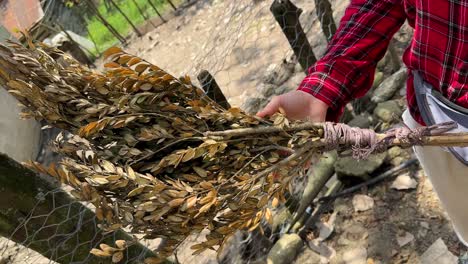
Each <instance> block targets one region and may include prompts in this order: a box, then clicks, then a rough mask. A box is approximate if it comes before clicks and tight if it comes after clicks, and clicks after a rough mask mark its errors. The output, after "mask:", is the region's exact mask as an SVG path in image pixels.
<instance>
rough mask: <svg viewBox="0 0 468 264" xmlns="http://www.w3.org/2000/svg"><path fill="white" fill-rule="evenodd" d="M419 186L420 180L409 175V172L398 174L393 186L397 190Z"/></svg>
mask: <svg viewBox="0 0 468 264" xmlns="http://www.w3.org/2000/svg"><path fill="white" fill-rule="evenodd" d="M416 186H418V182H417V181H415V180H414V179H413V178H411V177H410V176H409V174H408V173H405V174H403V175H400V176H398V177H397V178H396V179H395V181H393V183H392V186H391V188H392V189H395V190H399V191H401V190H410V189H414V188H416Z"/></svg>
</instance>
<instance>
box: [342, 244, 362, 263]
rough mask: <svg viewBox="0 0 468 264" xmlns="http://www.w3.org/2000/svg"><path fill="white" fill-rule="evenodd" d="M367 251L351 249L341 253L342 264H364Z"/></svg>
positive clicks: (357, 248) (359, 248)
mask: <svg viewBox="0 0 468 264" xmlns="http://www.w3.org/2000/svg"><path fill="white" fill-rule="evenodd" d="M366 262H367V249H366V248H364V247H356V248H351V249H349V250H347V251H346V252H344V253H343V263H345V264H366Z"/></svg>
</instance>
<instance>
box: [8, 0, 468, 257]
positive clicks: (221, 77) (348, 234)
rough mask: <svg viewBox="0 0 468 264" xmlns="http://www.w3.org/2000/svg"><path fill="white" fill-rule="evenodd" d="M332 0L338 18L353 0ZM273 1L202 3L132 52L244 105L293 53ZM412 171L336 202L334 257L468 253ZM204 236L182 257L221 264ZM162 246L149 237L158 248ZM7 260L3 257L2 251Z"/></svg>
mask: <svg viewBox="0 0 468 264" xmlns="http://www.w3.org/2000/svg"><path fill="white" fill-rule="evenodd" d="M294 2H295V3H296V4H297V5H298V6H300V7H301V8H302V9H303V10H304V13H303V15H302V17H301V19H302V20H303V21H302V24H303V25H304V28H305V30H306V31H307V34H308V36H309V39H310V42H311V44H312V46H313V48H314V52H315V53H316V56H317V57H320V55H322V54H323V53H324V51H325V48H326V40H325V38H324V37H323V35H322V34H321V33H320V32H321V30H320V24H319V23H318V20H317V17H316V15H315V7H314V1H311V0H297V1H294ZM330 2H332V5H333V9H334V11H335V14H334V15H335V18H336V20H338V19H339V18H340V17H341V16H342V14H343V12H344V8H345V6H346V5H347V4H348V1H342V0H332V1H330ZM270 3H271V1H266V0H235V1H222V0H200V1H196V3H195V4H194V5H191V6H189V7H187V8H185V9H184V10H182V11H180V14H179V15H177V16H174V17H172V18H171V19H170V20H169V21H168V22H167V23H165V24H163V25H161V26H159V27H158V28H156V29H153V30H151V31H150V32H148V33H147V34H146V35H145V36H143V37H141V38H133V39H132V40H131V42H130V44H129V46H128V47H126V50H127V51H128V52H130V53H133V54H135V55H138V56H141V57H143V58H145V59H146V60H148V61H149V62H151V63H154V64H156V65H158V66H160V67H161V68H163V69H165V70H167V71H169V72H170V73H172V74H174V75H176V76H182V75H185V74H188V75H189V76H191V78H192V79H196V75H197V73H199V72H200V71H201V70H203V69H206V70H208V71H209V72H210V73H212V74H213V76H214V77H215V79H216V81H217V82H218V84H219V86H220V87H221V89H222V90H223V92H224V93H225V95H226V96H227V97H228V100H229V102H230V103H231V105H233V106H242V105H243V103H244V102H245V101H246V100H247V99H248V98H250V97H254V96H256V95H257V94H258V93H259V91H258V86H259V85H260V83H261V82H262V78H263V77H264V74H265V72H266V70H267V69H268V68H269V67H274V65H277V64H280V63H281V61H282V60H283V59H285V58H287V57H288V56H290V55H291V49H290V46H289V44H288V42H287V40H286V39H285V37H284V35H283V34H282V32H281V30H280V28H279V26H278V25H277V23H276V21H275V20H274V18H273V16H272V15H271V13H270V11H269V5H270ZM409 37H410V31H409V30H408V28H407V27H406V28H404V29H403V30H402V31H401V32H400V33H399V34H398V36H397V47H398V48H399V51H400V53H401V49H402V48H403V47H404V45H405V43H407V41H408V39H409ZM272 65H273V66H272ZM303 77H304V73H303V72H301V70H298V71H296V73H295V74H294V76H293V77H291V78H290V79H289V80H288V81H287V82H286V83H285V84H283V86H285V87H286V90H288V89H294V88H295V87H296V86H297V85H298V84H299V83H300V81H301V80H302V78H303ZM411 177H412V178H413V179H415V180H416V181H417V187H416V189H413V190H408V191H397V190H394V189H391V188H390V186H391V184H392V181H391V180H389V181H385V182H383V183H380V184H378V186H376V187H372V188H369V189H368V190H362V191H360V192H359V193H361V194H367V195H368V196H370V197H371V198H372V199H373V200H374V203H375V205H374V207H373V208H372V209H371V210H368V211H364V212H354V209H353V204H352V197H353V196H350V197H346V198H342V199H339V200H337V201H336V203H335V206H334V208H335V212H336V221H335V224H334V226H335V230H334V232H333V234H332V235H331V237H330V238H329V239H328V240H327V245H328V246H329V247H331V248H333V249H334V250H335V251H336V257H335V258H333V259H332V260H330V263H355V264H360V263H368V264H372V263H420V256H421V255H422V254H423V253H424V252H425V251H426V250H427V249H428V248H429V247H430V246H431V245H432V244H433V243H434V242H435V241H436V240H437V239H439V238H442V240H443V241H444V243H445V244H446V245H447V247H448V249H449V250H450V252H452V253H453V254H455V255H456V256H460V255H461V254H463V253H464V252H465V251H466V248H465V247H464V246H463V245H462V244H460V243H459V242H458V240H457V238H456V236H455V234H454V232H453V230H452V228H451V226H450V223H449V221H448V220H447V217H446V216H445V214H444V212H443V210H442V209H441V207H440V203H439V201H438V199H437V197H436V195H435V193H434V191H433V190H432V186H431V185H430V182H429V181H428V179H427V178H426V177H425V176H424V175H423V173H422V172H421V171H420V170H415V171H413V172H412V173H411ZM407 233H409V234H411V236H413V239H411V241H410V242H408V243H407V244H405V245H404V246H400V245H399V243H398V240H399V238H401V237H402V236H408V235H407ZM201 237H202V236H200V237H198V236H197V237H196V236H194V237H193V238H192V240H193V241H187V242H186V243H184V245H183V246H182V247H181V248H180V250H179V251H178V252H177V256H178V260H179V261H180V263H217V261H216V254H215V253H214V252H207V253H204V254H202V255H199V256H192V255H191V251H190V249H189V245H190V244H192V243H194V241H196V240H199V239H201ZM157 244H158V242H157V241H148V246H149V247H150V248H154V247H156V245H157ZM0 245H1V243H0ZM356 247H361V248H364V249H365V252H366V258H365V262H352V261H349V259H347V257H346V256H347V255H349V254H348V253H349V252H350V251H352V250H354V249H355V248H356ZM0 248H1V247H0ZM18 251H19V253H17V252H18ZM0 252H1V251H0ZM6 254H10V255H13V256H14V257H13V258H9V260H8V261H6V262H5V263H35V264H42V263H49V262H48V261H47V260H45V259H43V258H41V257H38V256H37V254H36V255H35V254H32V253H31V252H30V251H28V250H26V249H21V248H18V247H16V248H12V249H11V252H7V253H6ZM2 257H4V256H3V255H2ZM5 259H6V258H5ZM315 260H316V261H318V262H316V261H315ZM0 263H3V262H2V261H1V257H0ZM295 263H320V258H318V259H317V255H316V254H315V253H314V252H312V251H311V250H310V249H308V248H307V247H304V249H303V251H302V252H301V253H300V254H299V257H298V259H297V260H296V261H295ZM442 264H443V263H442Z"/></svg>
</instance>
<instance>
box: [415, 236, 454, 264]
mask: <svg viewBox="0 0 468 264" xmlns="http://www.w3.org/2000/svg"><path fill="white" fill-rule="evenodd" d="M457 262H458V258H457V257H456V256H455V255H453V254H452V252H450V251H449V250H448V248H447V246H446V245H445V243H444V241H443V240H442V238H439V239H437V240H436V241H435V242H434V243H433V244H432V245H431V246H430V247H429V248H428V249H427V250H426V251H425V252H424V253H423V254H422V256H421V264H440V263H443V264H456V263H457Z"/></svg>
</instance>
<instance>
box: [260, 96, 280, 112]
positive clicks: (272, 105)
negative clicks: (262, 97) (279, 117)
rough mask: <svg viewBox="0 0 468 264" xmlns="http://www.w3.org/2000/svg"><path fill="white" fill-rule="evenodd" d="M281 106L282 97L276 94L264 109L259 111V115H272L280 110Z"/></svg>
mask: <svg viewBox="0 0 468 264" xmlns="http://www.w3.org/2000/svg"><path fill="white" fill-rule="evenodd" d="M279 108H280V97H278V96H275V97H273V99H271V101H270V102H269V103H268V104H267V105H266V106H265V108H263V110H261V111H259V112H258V113H257V116H258V117H265V116H271V115H273V114H275V113H276V112H278V110H279Z"/></svg>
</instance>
